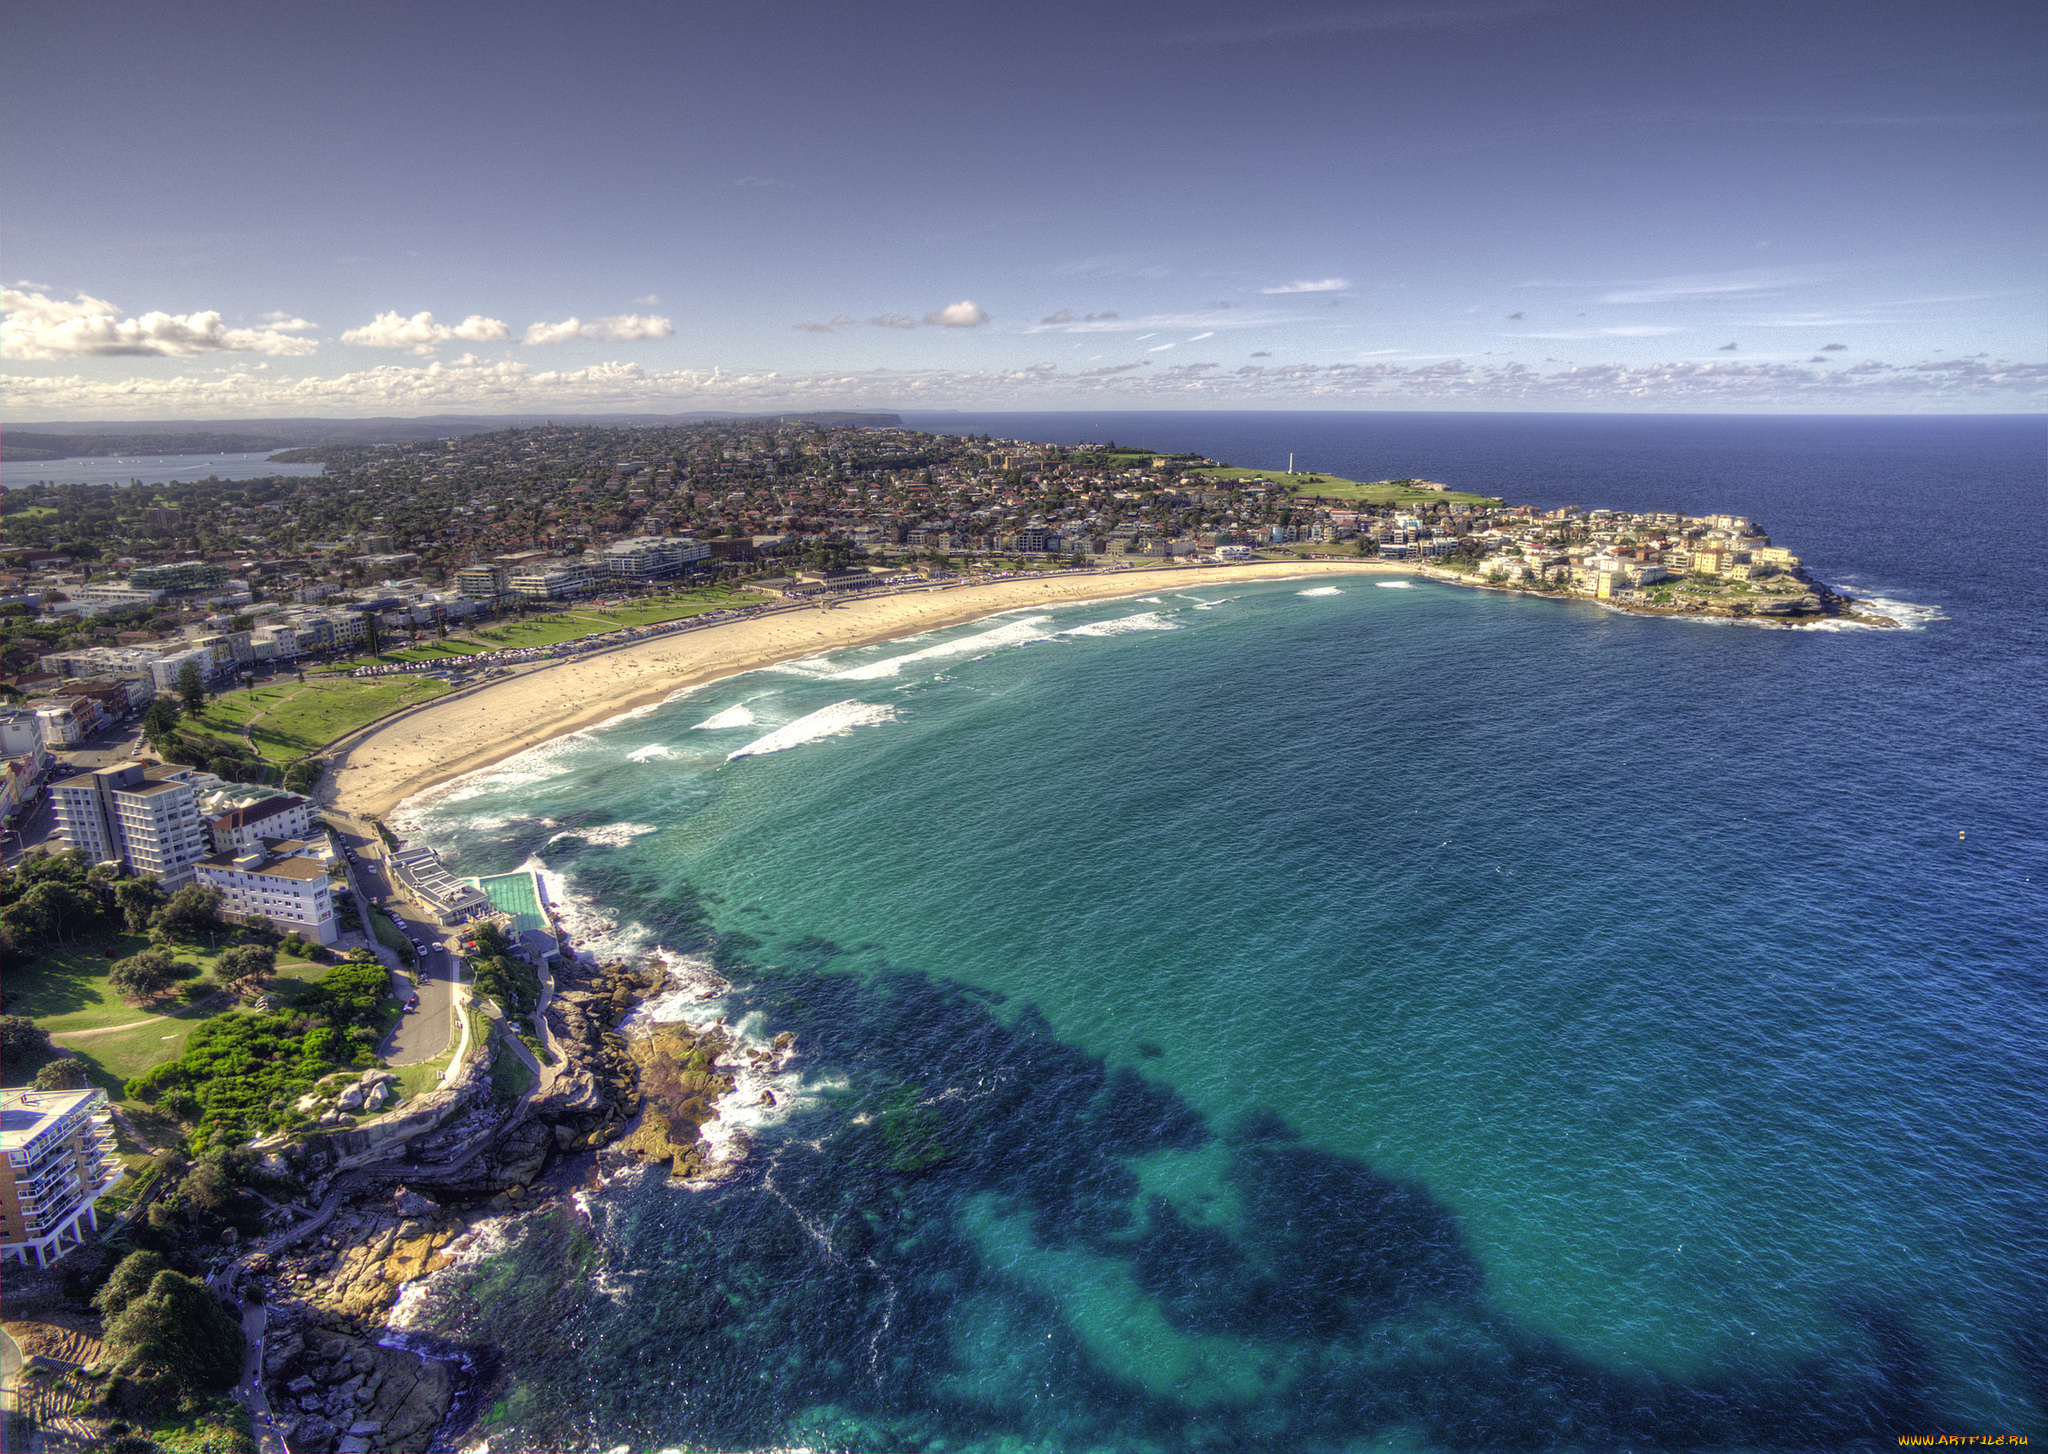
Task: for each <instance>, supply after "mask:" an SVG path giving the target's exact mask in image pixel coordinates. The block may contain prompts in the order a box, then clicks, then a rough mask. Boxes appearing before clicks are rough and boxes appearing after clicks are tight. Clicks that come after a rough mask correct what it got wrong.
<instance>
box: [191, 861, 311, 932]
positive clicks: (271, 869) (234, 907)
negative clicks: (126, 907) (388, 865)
mask: <svg viewBox="0 0 2048 1454" xmlns="http://www.w3.org/2000/svg"><path fill="white" fill-rule="evenodd" d="M324 848H325V845H324V844H322V843H320V842H317V841H312V840H304V839H277V838H273V839H263V840H260V841H258V842H256V843H254V844H251V845H250V846H248V847H246V848H238V849H233V850H231V851H229V852H226V853H216V854H214V855H213V856H211V857H210V858H203V859H201V860H200V861H199V862H198V863H197V864H195V865H194V866H193V873H194V876H195V877H196V878H197V880H198V881H199V883H201V884H202V885H204V886H205V887H207V888H216V889H219V890H220V892H221V905H220V911H221V913H222V915H223V916H227V917H241V918H246V917H247V916H248V915H251V914H257V915H260V916H262V917H263V918H265V919H268V920H269V921H270V923H271V926H272V927H273V928H275V929H277V930H278V932H279V933H282V934H297V935H298V936H299V937H300V938H302V939H309V940H311V941H312V942H313V943H315V944H332V943H333V942H334V941H335V940H336V939H339V938H340V937H341V927H340V925H339V923H338V922H337V919H336V915H335V907H334V891H333V889H332V888H331V887H330V886H329V884H328V880H327V865H326V863H325V862H323V861H322V860H323V859H324V857H325V852H324Z"/></svg>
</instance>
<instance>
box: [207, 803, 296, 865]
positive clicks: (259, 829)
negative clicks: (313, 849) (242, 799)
mask: <svg viewBox="0 0 2048 1454" xmlns="http://www.w3.org/2000/svg"><path fill="white" fill-rule="evenodd" d="M312 826H313V805H312V804H311V803H310V802H308V801H307V800H306V799H304V798H302V797H299V796H298V795H297V794H295V793H279V794H277V795H275V796H274V797H268V798H264V799H262V800H260V801H258V802H254V803H246V804H243V805H242V806H240V807H237V808H233V809H230V810H229V811H228V812H225V813H222V814H221V815H220V816H219V817H217V818H215V819H214V820H213V821H212V822H210V823H208V824H207V825H206V831H207V835H208V836H209V837H210V838H211V839H212V840H213V851H214V852H215V853H232V852H234V851H235V850H236V849H239V848H249V847H252V846H253V845H255V844H258V843H261V842H262V841H263V840H264V839H266V838H304V837H305V836H306V834H307V833H308V832H310V831H311V829H312Z"/></svg>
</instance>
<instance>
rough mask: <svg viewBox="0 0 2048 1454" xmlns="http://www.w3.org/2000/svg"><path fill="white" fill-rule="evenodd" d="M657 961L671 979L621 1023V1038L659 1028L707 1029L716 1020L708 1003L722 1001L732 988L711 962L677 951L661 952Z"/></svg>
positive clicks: (657, 955) (699, 955)
mask: <svg viewBox="0 0 2048 1454" xmlns="http://www.w3.org/2000/svg"><path fill="white" fill-rule="evenodd" d="M655 957H656V958H657V959H659V960H660V961H661V966H662V968H663V969H664V970H666V971H667V972H668V979H667V980H666V981H665V982H664V983H663V985H662V987H661V988H660V989H659V990H657V991H656V992H655V993H653V994H652V995H650V996H648V997H647V998H646V999H645V1000H642V1001H641V1002H640V1004H639V1006H638V1007H636V1008H635V1009H634V1010H633V1012H632V1013H631V1014H629V1015H627V1016H626V1018H625V1019H623V1020H621V1021H620V1022H619V1033H620V1034H621V1035H627V1036H637V1035H646V1034H648V1033H649V1032H651V1031H652V1030H653V1029H654V1027H655V1026H657V1025H674V1024H678V1023H687V1024H690V1025H692V1026H695V1025H697V1024H699V1023H702V1024H706V1025H708V1024H710V1023H711V1021H712V1020H713V1019H715V1018H717V1016H716V1015H715V1014H710V1015H707V1014H705V1012H704V1008H703V1007H704V1005H705V1003H706V1002H707V1001H711V1000H717V999H719V998H720V997H722V996H723V995H724V994H725V993H726V992H727V991H728V990H730V989H731V988H732V985H731V984H730V983H729V982H728V981H727V980H726V978H725V976H723V975H721V974H720V973H719V972H718V971H717V970H716V969H714V968H713V967H712V965H711V961H710V960H709V959H706V958H705V957H704V956H703V955H701V954H681V953H678V952H676V951H675V950H661V951H658V952H657V953H656V955H655Z"/></svg>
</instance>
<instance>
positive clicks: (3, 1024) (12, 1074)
mask: <svg viewBox="0 0 2048 1454" xmlns="http://www.w3.org/2000/svg"><path fill="white" fill-rule="evenodd" d="M49 1053H50V1032H49V1031H47V1030H44V1029H42V1028H40V1027H39V1026H37V1024H36V1022H35V1021H34V1020H31V1019H30V1018H29V1017H28V1016H26V1015H0V1072H4V1073H5V1075H6V1078H7V1079H8V1080H16V1079H19V1078H21V1077H25V1076H26V1075H27V1074H28V1072H29V1069H30V1067H32V1066H34V1065H35V1064H36V1063H37V1062H39V1061H41V1060H43V1059H45V1058H46V1057H47V1056H48V1055H49Z"/></svg>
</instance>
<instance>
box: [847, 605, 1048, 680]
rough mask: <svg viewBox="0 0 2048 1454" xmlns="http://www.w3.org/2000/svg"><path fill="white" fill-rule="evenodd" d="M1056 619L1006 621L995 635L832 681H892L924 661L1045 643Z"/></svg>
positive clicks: (854, 670)
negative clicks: (1048, 624) (1049, 625)
mask: <svg viewBox="0 0 2048 1454" xmlns="http://www.w3.org/2000/svg"><path fill="white" fill-rule="evenodd" d="M1051 619H1052V618H1051V617H1050V616H1025V617H1021V618H1019V619H1018V620H1015V621H1006V622H1004V623H1003V624H1002V625H1001V626H998V627H996V628H995V629H994V630H993V631H984V632H982V633H981V634H980V635H978V636H961V637H956V638H955V639H954V640H952V641H941V642H939V643H938V644H937V645H936V646H927V647H925V648H924V649H923V650H921V651H912V652H906V653H905V654H904V655H902V656H891V657H885V658H883V659H882V660H881V661H870V662H866V663H864V664H862V665H860V666H855V667H848V668H847V669H846V670H845V671H837V672H834V673H832V680H834V681H839V682H865V681H874V680H876V679H877V678H879V677H892V676H895V675H896V674H897V673H898V672H900V671H902V670H903V668H904V667H906V666H912V665H915V664H916V663H918V662H921V661H943V660H945V659H946V658H947V657H952V656H974V655H977V654H978V653H981V652H986V651H993V650H994V649H995V648H997V647H999V646H1016V645H1018V644H1020V643H1022V642H1026V641H1043V640H1045V637H1046V633H1045V632H1044V631H1043V630H1041V629H1040V628H1041V627H1042V626H1044V625H1045V623H1046V622H1047V621H1050V620H1051Z"/></svg>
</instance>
